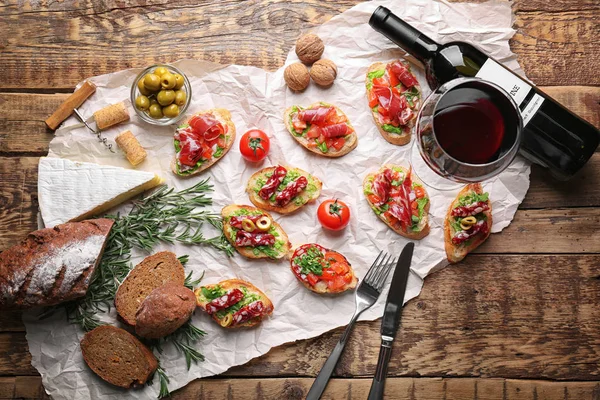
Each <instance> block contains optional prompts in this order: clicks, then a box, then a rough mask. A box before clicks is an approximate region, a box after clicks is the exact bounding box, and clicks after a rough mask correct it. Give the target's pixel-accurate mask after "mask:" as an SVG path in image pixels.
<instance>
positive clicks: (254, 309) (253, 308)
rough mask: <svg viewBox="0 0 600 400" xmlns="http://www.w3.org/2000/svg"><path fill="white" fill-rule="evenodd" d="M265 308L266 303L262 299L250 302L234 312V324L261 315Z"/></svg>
mask: <svg viewBox="0 0 600 400" xmlns="http://www.w3.org/2000/svg"><path fill="white" fill-rule="evenodd" d="M265 309H266V307H265V305H264V303H263V302H262V301H260V300H257V301H255V302H253V303H250V304H248V305H246V306H244V307H242V308H240V309H239V310H238V311H237V312H236V313H235V314H233V323H232V325H237V324H243V323H244V322H246V321H249V320H250V319H252V318H255V317H260V316H261V315H262V314H263V313H264V312H265Z"/></svg>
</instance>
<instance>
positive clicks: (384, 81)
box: [366, 60, 421, 145]
mask: <svg viewBox="0 0 600 400" xmlns="http://www.w3.org/2000/svg"><path fill="white" fill-rule="evenodd" d="M366 86H367V97H368V99H369V108H370V109H371V113H372V114H373V119H374V120H375V125H377V129H379V132H380V133H381V136H383V138H384V139H385V140H387V141H388V142H390V143H391V144H396V145H405V144H407V143H408V142H410V136H411V132H412V128H413V127H414V125H415V121H416V119H417V114H418V113H419V108H420V107H421V87H420V86H419V81H418V80H417V77H416V76H414V75H413V73H412V72H411V70H410V66H409V65H408V63H405V62H402V61H400V60H396V61H392V62H389V63H387V64H384V63H381V62H377V63H375V64H372V65H371V66H370V67H369V69H368V70H367V79H366Z"/></svg>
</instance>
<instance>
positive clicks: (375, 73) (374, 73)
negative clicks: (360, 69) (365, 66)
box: [367, 69, 385, 80]
mask: <svg viewBox="0 0 600 400" xmlns="http://www.w3.org/2000/svg"><path fill="white" fill-rule="evenodd" d="M383 75H385V69H380V70H377V71H371V72H369V73H368V74H367V78H369V79H370V80H373V79H375V78H381V77H382V76H383Z"/></svg>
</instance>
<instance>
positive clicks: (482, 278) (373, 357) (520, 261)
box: [0, 255, 600, 380]
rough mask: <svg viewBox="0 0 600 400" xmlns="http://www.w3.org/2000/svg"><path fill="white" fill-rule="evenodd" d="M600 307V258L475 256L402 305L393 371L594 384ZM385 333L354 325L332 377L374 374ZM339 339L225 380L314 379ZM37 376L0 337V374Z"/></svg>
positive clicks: (302, 347)
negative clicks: (302, 377) (278, 377)
mask: <svg viewBox="0 0 600 400" xmlns="http://www.w3.org/2000/svg"><path fill="white" fill-rule="evenodd" d="M598 304H600V255H577V256H560V255H540V256H522V255H519V256H510V255H498V256H484V255H472V256H469V257H468V258H467V259H466V260H465V261H464V262H463V263H461V264H458V265H456V266H452V267H448V268H446V269H443V270H441V271H439V272H437V273H435V274H433V275H431V276H430V277H428V278H427V284H426V285H425V286H424V288H423V291H422V292H421V294H420V295H419V297H417V298H415V299H413V300H411V301H410V302H409V303H408V304H407V305H406V306H405V309H404V312H403V320H402V327H401V329H400V331H399V332H398V336H397V341H396V344H395V346H394V351H393V353H392V359H391V361H390V370H389V374H390V376H401V377H407V376H408V377H411V376H429V377H435V376H452V377H486V378H490V377H504V378H529V379H535V378H545V379H559V380H598V379H599V378H600V371H598V360H599V359H600V308H599V307H598ZM348 318H350V315H348ZM379 327H380V322H379V321H373V322H361V323H359V324H358V325H357V327H356V329H355V330H354V332H353V334H352V336H351V337H350V340H349V343H348V346H347V348H346V351H345V353H344V355H343V356H342V359H341V360H340V363H339V364H338V367H337V369H336V372H335V376H338V377H357V376H358V377H360V376H369V375H371V374H373V371H374V369H375V364H376V362H377V354H378V351H379V344H380V340H379V334H378V333H379ZM340 334H341V329H336V330H334V331H332V332H328V333H326V334H324V335H322V336H320V337H318V338H314V339H309V340H305V341H301V342H297V343H292V344H287V345H283V346H280V347H277V348H275V349H272V350H271V351H270V352H269V353H268V354H266V355H264V356H262V357H260V358H257V359H255V360H252V361H250V362H249V363H248V364H246V365H244V366H241V367H235V368H232V369H231V370H229V371H228V372H226V373H225V374H224V376H229V377H258V376H262V377H269V376H316V374H317V373H318V372H319V370H320V368H321V366H322V364H323V363H324V362H325V360H326V358H327V356H328V355H329V353H330V351H331V349H333V347H334V346H335V343H336V341H337V340H338V338H339V335H340ZM200 350H201V345H200ZM35 374H36V371H35V369H34V368H33V367H32V366H31V364H30V356H29V353H28V352H27V343H26V340H25V335H24V333H23V332H11V333H0V375H11V376H14V375H35Z"/></svg>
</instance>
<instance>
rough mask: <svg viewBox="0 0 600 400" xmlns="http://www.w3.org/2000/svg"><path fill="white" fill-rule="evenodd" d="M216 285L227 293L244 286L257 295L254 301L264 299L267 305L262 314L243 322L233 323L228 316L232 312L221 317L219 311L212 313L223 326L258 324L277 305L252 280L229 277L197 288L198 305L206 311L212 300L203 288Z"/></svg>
mask: <svg viewBox="0 0 600 400" xmlns="http://www.w3.org/2000/svg"><path fill="white" fill-rule="evenodd" d="M216 286H220V287H221V289H222V290H223V291H224V292H225V293H227V292H228V291H230V290H233V289H240V290H242V287H244V288H245V289H246V291H247V292H248V293H249V294H253V295H255V300H253V301H257V300H260V301H262V303H263V304H264V307H265V311H264V313H263V314H262V315H261V316H259V317H255V318H252V319H250V320H248V321H246V322H243V323H241V324H234V323H232V321H231V318H230V317H229V316H228V315H232V313H231V312H230V313H228V314H226V315H222V316H221V317H219V315H218V314H219V313H218V312H216V313H214V314H212V315H211V317H212V319H214V320H215V321H216V322H217V323H218V324H219V325H220V326H222V327H223V328H249V327H252V326H255V325H258V324H259V323H260V322H261V321H262V320H263V319H264V318H265V317H267V316H269V315H271V314H273V310H274V308H275V307H274V306H273V303H272V302H271V300H270V299H269V298H268V297H267V295H265V294H264V293H263V292H262V291H261V290H260V289H259V288H257V287H256V286H254V285H253V284H251V283H250V282H246V281H243V280H241V279H228V280H226V281H221V282H219V283H216V284H213V285H206V286H202V287H199V288H198V289H196V290H195V291H194V294H195V295H196V305H197V306H198V307H200V308H202V309H203V310H204V311H206V305H207V304H208V303H210V300H208V299H207V298H205V297H204V296H203V295H202V288H203V287H204V288H208V289H214V288H215V287H216ZM242 291H243V290H242ZM245 297H246V296H245ZM240 301H244V299H242V300H240ZM248 304H249V303H248Z"/></svg>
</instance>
